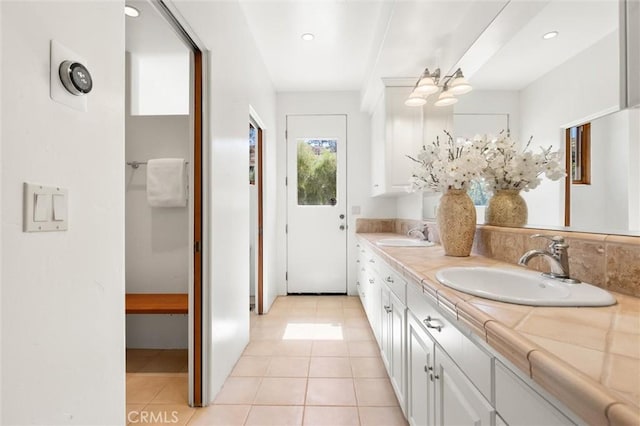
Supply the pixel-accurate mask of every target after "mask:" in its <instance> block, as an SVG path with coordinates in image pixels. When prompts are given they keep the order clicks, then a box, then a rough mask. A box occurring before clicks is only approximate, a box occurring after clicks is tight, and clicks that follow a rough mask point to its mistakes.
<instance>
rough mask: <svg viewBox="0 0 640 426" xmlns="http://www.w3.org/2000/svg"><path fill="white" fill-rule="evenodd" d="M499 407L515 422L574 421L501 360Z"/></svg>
mask: <svg viewBox="0 0 640 426" xmlns="http://www.w3.org/2000/svg"><path fill="white" fill-rule="evenodd" d="M495 371H496V409H497V410H498V413H500V415H501V416H502V418H503V419H504V420H505V421H506V422H508V423H509V424H512V425H522V426H534V425H540V424H544V425H548V426H566V425H573V424H574V423H573V422H572V421H571V420H569V419H568V418H567V417H566V416H565V415H564V414H562V412H560V410H558V409H557V408H556V407H554V406H553V405H552V404H551V403H549V402H548V401H547V400H546V399H544V398H543V397H542V396H540V395H539V394H538V393H537V392H536V391H534V390H533V389H531V388H530V387H529V386H528V385H527V384H526V383H525V382H523V381H522V380H520V379H519V378H518V377H517V376H516V375H515V374H513V373H512V372H511V371H509V369H508V368H507V367H506V366H505V365H504V364H502V363H501V362H499V361H496V369H495Z"/></svg>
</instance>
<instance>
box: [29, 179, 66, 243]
mask: <svg viewBox="0 0 640 426" xmlns="http://www.w3.org/2000/svg"><path fill="white" fill-rule="evenodd" d="M43 195H44V197H42V196H43ZM36 196H40V198H39V201H43V202H46V203H47V204H48V205H46V206H40V209H41V211H40V212H39V213H40V214H39V216H40V217H38V219H43V216H42V215H41V214H44V218H45V220H40V221H38V222H36V221H35V219H36V215H35V211H34V209H35V204H36V203H35V201H36ZM54 196H56V197H54ZM58 197H62V198H58ZM54 198H56V203H55V206H56V208H57V214H56V216H57V217H56V219H57V218H60V219H62V220H54V202H53V201H54ZM68 200H69V192H68V191H67V189H66V188H61V187H59V186H45V185H40V184H37V183H27V182H25V183H24V215H23V216H24V218H23V226H22V230H23V231H24V232H44V231H66V230H67V227H68V222H69V220H68V219H69V218H68V213H67V210H68V208H67V204H68ZM43 210H44V211H45V213H42V211H43ZM60 215H62V217H60Z"/></svg>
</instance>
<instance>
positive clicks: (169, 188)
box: [147, 158, 187, 207]
mask: <svg viewBox="0 0 640 426" xmlns="http://www.w3.org/2000/svg"><path fill="white" fill-rule="evenodd" d="M147 202H148V203H149V205H150V206H151V207H184V206H186V205H187V167H186V163H185V161H184V159H183V158H157V159H154V160H149V161H148V162H147Z"/></svg>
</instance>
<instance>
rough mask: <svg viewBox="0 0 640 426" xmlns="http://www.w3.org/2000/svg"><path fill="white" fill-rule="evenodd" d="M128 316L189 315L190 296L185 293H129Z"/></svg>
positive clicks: (126, 301)
mask: <svg viewBox="0 0 640 426" xmlns="http://www.w3.org/2000/svg"><path fill="white" fill-rule="evenodd" d="M125 312H126V313H127V314H187V313H189V295H188V294H183V293H162V294H158V293H127V294H126V295H125Z"/></svg>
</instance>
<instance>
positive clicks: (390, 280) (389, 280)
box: [384, 276, 393, 283]
mask: <svg viewBox="0 0 640 426" xmlns="http://www.w3.org/2000/svg"><path fill="white" fill-rule="evenodd" d="M384 280H385V281H386V282H388V283H393V278H391V276H388V277H387V278H385V279H384Z"/></svg>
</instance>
